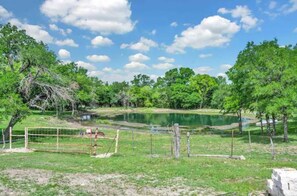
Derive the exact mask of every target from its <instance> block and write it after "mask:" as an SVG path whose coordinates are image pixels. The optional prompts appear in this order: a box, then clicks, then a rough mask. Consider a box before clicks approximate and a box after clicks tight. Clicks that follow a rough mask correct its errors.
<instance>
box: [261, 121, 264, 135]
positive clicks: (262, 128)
mask: <svg viewBox="0 0 297 196" xmlns="http://www.w3.org/2000/svg"><path fill="white" fill-rule="evenodd" d="M260 123H261V133H262V135H264V127H263V118H262V117H261V118H260Z"/></svg>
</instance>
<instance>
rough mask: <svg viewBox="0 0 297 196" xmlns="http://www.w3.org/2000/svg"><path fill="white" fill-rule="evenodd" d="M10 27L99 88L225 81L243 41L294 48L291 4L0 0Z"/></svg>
mask: <svg viewBox="0 0 297 196" xmlns="http://www.w3.org/2000/svg"><path fill="white" fill-rule="evenodd" d="M0 22H1V23H2V24H4V23H7V22H10V23H12V24H14V25H16V26H18V27H19V28H22V29H25V30H26V31H27V33H28V34H29V35H30V36H32V37H34V38H35V39H37V40H40V41H43V42H45V43H47V44H48V45H49V48H50V49H51V50H53V51H54V52H55V53H56V54H57V56H58V58H59V59H61V60H63V61H65V62H68V61H74V62H76V63H77V64H78V65H79V66H81V67H84V68H86V69H88V70H89V74H90V75H91V76H97V77H99V78H100V79H101V80H103V81H109V82H111V81H123V80H131V79H132V78H133V75H135V74H138V73H143V74H147V75H150V76H151V77H152V78H156V77H158V76H162V75H164V73H165V72H166V71H167V70H169V69H171V68H175V67H182V66H183V67H190V68H192V69H194V70H195V72H196V73H201V74H202V73H207V74H210V75H212V76H218V75H224V72H225V71H226V70H228V69H229V68H230V67H231V66H232V65H233V64H234V63H235V61H236V57H237V54H238V53H239V51H241V50H242V49H243V48H244V47H245V45H246V43H247V42H248V41H254V42H256V43H259V42H261V41H263V40H271V39H274V38H277V39H278V40H279V43H280V44H281V45H287V44H294V45H295V44H296V43H297V0H279V1H274V0H271V1H270V0H250V1H239V0H228V1H221V0H208V1H197V0H187V1H184V0H183V1H182V0H162V1H161V0H45V1H42V0H0Z"/></svg>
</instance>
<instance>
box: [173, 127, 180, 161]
mask: <svg viewBox="0 0 297 196" xmlns="http://www.w3.org/2000/svg"><path fill="white" fill-rule="evenodd" d="M173 130H174V147H173V151H174V157H175V158H176V159H178V158H179V156H180V130H179V125H178V123H175V124H174V128H173Z"/></svg>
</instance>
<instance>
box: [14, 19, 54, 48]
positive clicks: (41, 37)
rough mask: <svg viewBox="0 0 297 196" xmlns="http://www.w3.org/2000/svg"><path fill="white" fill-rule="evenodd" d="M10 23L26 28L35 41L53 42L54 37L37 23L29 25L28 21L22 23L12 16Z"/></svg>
mask: <svg viewBox="0 0 297 196" xmlns="http://www.w3.org/2000/svg"><path fill="white" fill-rule="evenodd" d="M9 22H10V23H11V24H12V25H15V26H17V27H18V28H21V29H24V30H26V33H27V34H28V35H29V36H31V37H33V38H35V39H36V40H37V41H43V42H44V43H47V44H49V43H53V42H54V38H53V37H52V36H51V35H50V34H49V33H48V32H47V31H46V30H44V29H43V28H42V27H41V26H39V25H31V24H28V23H22V22H20V21H19V20H18V19H16V18H12V19H10V20H9Z"/></svg>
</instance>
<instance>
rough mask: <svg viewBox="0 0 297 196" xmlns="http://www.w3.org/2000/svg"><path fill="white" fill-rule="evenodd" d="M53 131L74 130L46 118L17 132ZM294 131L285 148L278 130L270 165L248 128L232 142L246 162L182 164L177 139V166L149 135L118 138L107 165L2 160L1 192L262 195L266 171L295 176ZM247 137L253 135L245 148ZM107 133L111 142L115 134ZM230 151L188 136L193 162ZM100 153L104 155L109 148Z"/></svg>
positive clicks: (54, 157)
mask: <svg viewBox="0 0 297 196" xmlns="http://www.w3.org/2000/svg"><path fill="white" fill-rule="evenodd" d="M49 121H50V122H51V123H49ZM53 123H54V124H55V125H57V126H64V127H67V126H72V127H73V126H74V125H73V124H72V125H71V123H70V122H67V121H65V120H61V119H56V118H55V117H54V116H53V115H52V114H47V115H41V114H38V113H35V114H33V115H32V116H30V117H29V118H27V119H26V120H24V121H23V122H22V123H21V124H19V125H17V126H16V129H17V130H19V131H21V130H22V129H23V128H24V127H25V126H27V125H28V124H30V126H32V125H35V126H49V125H51V126H52V125H53ZM0 126H3V124H1V125H0ZM296 128H297V124H296V123H295V122H290V132H289V133H290V142H289V143H283V142H282V138H281V129H282V125H278V127H277V129H278V130H279V134H278V135H277V136H276V138H275V139H274V143H275V148H276V159H275V160H272V157H271V154H270V152H271V148H270V145H269V139H268V138H267V137H265V136H261V134H260V130H259V128H258V127H253V126H250V127H249V128H246V129H245V133H244V134H243V135H238V134H236V135H235V138H234V154H236V155H244V156H245V157H246V160H233V159H220V158H206V157H190V158H188V157H187V154H186V136H185V135H183V136H182V149H181V155H182V156H181V158H180V159H179V160H175V159H173V158H171V157H170V155H171V151H170V145H171V139H170V136H169V135H166V134H154V135H152V137H151V135H150V134H149V133H145V132H141V133H137V132H134V140H133V139H132V132H131V131H127V130H126V131H121V132H120V142H119V152H118V154H116V155H114V156H112V157H111V158H107V159H95V158H91V157H90V156H89V155H87V154H85V155H84V154H81V155H78V154H65V153H45V152H34V153H27V154H21V153H14V154H0V174H1V175H0V192H1V190H2V191H6V192H10V193H13V194H15V195H18V194H20V193H24V194H29V195H44V194H47V195H59V194H60V195H63V194H64V195H65V194H66V195H96V194H97V195H98V194H99V193H101V194H115V195H129V194H130V195H137V194H138V195H144V194H147V195H150V194H159V195H166V194H170V193H178V194H180V195H191V194H193V195H199V194H200V195H217V194H219V193H229V194H230V195H247V194H248V193H254V195H258V194H259V193H260V192H264V191H265V185H266V179H268V178H270V176H271V172H272V168H277V167H293V168H297V134H296V131H295V130H296ZM247 130H250V131H251V134H252V137H251V139H252V143H251V145H250V144H249V139H248V134H247ZM112 131H113V132H112ZM107 133H110V135H113V134H112V133H114V130H109V131H107ZM151 144H152V145H151ZM230 145H231V137H230V131H224V132H221V131H208V132H201V133H199V134H192V135H191V153H192V154H230V149H231V148H230ZM104 146H105V147H104V148H102V152H103V153H104V152H106V149H107V148H108V147H109V144H106V145H104ZM113 149H114V148H113ZM151 153H152V154H151ZM152 155H153V156H152ZM152 157H153V158H152ZM127 191H128V192H127Z"/></svg>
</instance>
